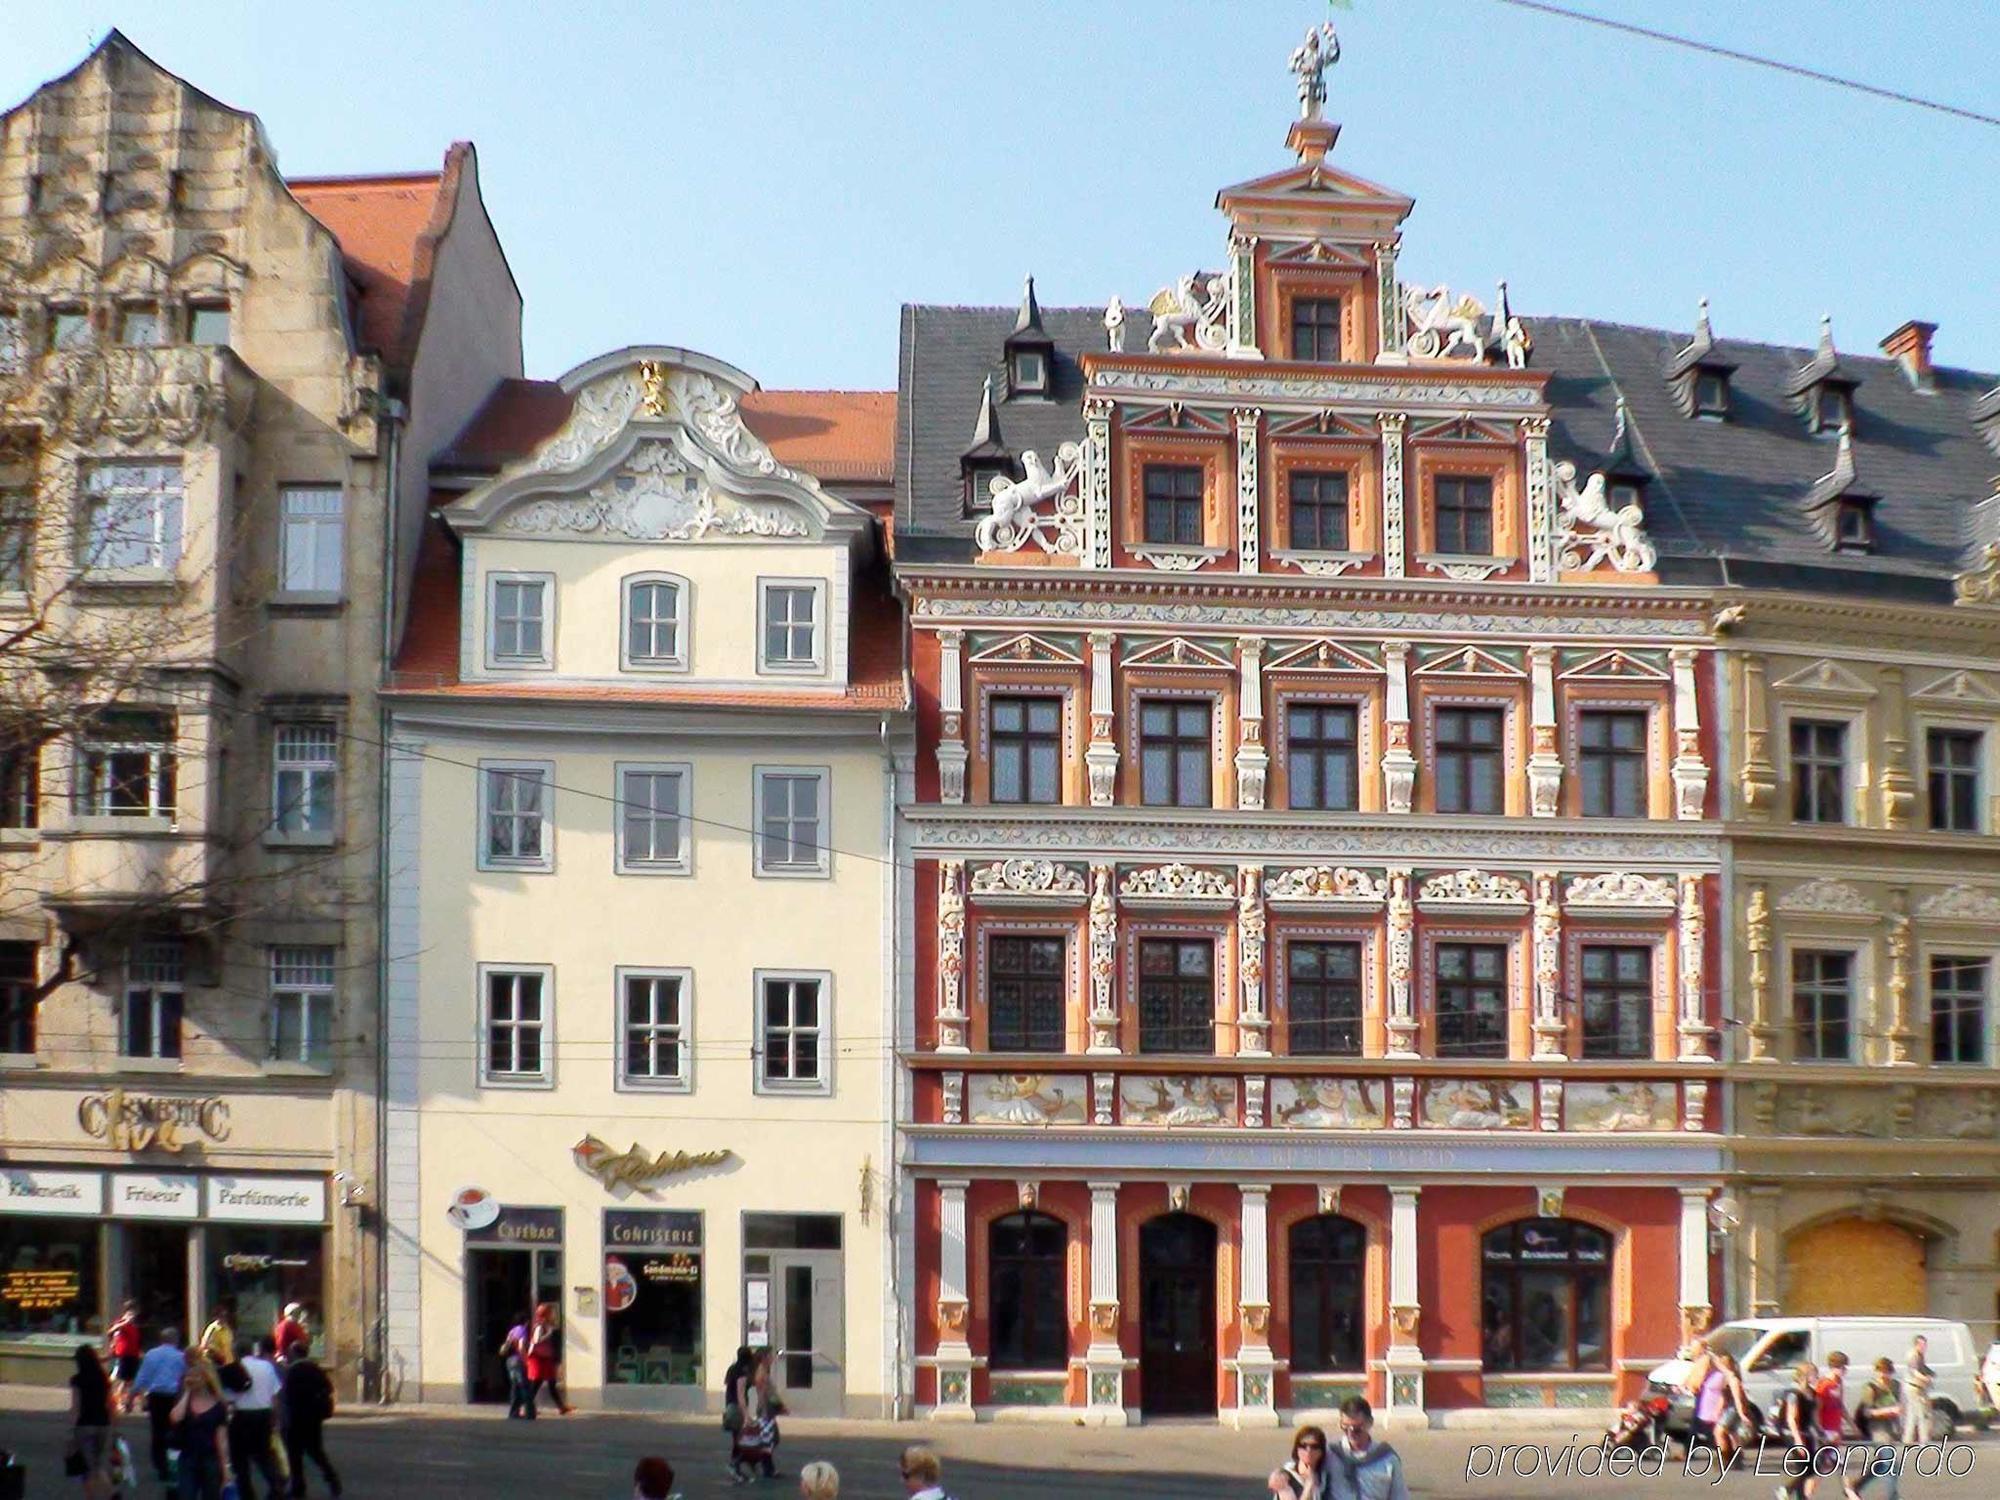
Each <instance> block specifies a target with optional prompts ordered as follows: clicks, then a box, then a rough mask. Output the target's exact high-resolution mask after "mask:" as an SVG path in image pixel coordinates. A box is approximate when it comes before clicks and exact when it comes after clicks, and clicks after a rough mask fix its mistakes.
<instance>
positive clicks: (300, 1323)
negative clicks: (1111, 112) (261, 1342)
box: [271, 1302, 312, 1363]
mask: <svg viewBox="0 0 2000 1500" xmlns="http://www.w3.org/2000/svg"><path fill="white" fill-rule="evenodd" d="M294 1344H304V1345H305V1346H306V1347H307V1348H311V1347H312V1334H311V1333H309V1332H307V1330H306V1309H305V1304H304V1303H302V1302H287V1303H286V1304H285V1310H284V1311H283V1312H282V1313H280V1314H279V1315H278V1321H277V1322H276V1323H274V1324H272V1325H271V1347H272V1348H274V1349H276V1350H277V1351H278V1359H279V1361H280V1362H281V1363H282V1362H283V1361H285V1360H288V1359H290V1358H291V1357H292V1345H294Z"/></svg>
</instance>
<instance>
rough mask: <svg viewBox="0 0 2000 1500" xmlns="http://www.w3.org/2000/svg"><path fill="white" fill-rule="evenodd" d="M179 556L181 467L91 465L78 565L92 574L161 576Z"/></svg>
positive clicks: (163, 464) (161, 464) (176, 465)
mask: <svg viewBox="0 0 2000 1500" xmlns="http://www.w3.org/2000/svg"><path fill="white" fill-rule="evenodd" d="M180 556H181V469H180V465H179V464H174V463H150V464H142V463H103V464H94V465H92V466H91V469H90V471H89V475H88V477H87V478H86V479H85V480H84V512H83V527H82V538H81V550H80V553H79V555H78V558H77V565H78V566H79V567H81V568H83V569H84V570H86V571H88V572H97V573H120V572H122V573H135V572H152V573H165V572H171V571H172V570H173V568H174V566H175V564H177V563H178V562H179V561H180Z"/></svg>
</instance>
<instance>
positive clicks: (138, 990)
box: [119, 938, 187, 1060]
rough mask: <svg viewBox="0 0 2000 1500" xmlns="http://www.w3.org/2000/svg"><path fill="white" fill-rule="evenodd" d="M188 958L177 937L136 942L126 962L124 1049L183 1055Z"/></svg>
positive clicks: (133, 1053)
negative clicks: (182, 1035)
mask: <svg viewBox="0 0 2000 1500" xmlns="http://www.w3.org/2000/svg"><path fill="white" fill-rule="evenodd" d="M186 984H187V960H186V956H185V954H184V952H183V950H182V947H181V942H180V939H178V938H151V939H147V940H145V941H143V942H139V943H135V944H133V946H132V950H131V952H130V954H129V955H128V957H127V959H126V964H125V1013H124V1016H123V1022H124V1024H123V1025H122V1026H121V1027H120V1028H119V1051H120V1053H121V1054H122V1055H123V1056H126V1057H134V1058H155V1059H169V1060H172V1059H178V1058H179V1057H180V1055H181V1014H182V1010H183V1008H184V1005H185V1000H186Z"/></svg>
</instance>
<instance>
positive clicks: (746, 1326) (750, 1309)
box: [743, 1276, 771, 1349]
mask: <svg viewBox="0 0 2000 1500" xmlns="http://www.w3.org/2000/svg"><path fill="white" fill-rule="evenodd" d="M743 1342H744V1343H746V1344H748V1345H750V1346H751V1347H752V1348H753V1349H754V1348H761V1347H763V1346H765V1345H768V1344H769V1343H770V1342H771V1281H770V1278H769V1277H766V1276H752V1277H751V1278H750V1279H749V1280H748V1281H746V1282H744V1283H743Z"/></svg>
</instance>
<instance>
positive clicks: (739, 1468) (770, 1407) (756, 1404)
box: [729, 1350, 783, 1484]
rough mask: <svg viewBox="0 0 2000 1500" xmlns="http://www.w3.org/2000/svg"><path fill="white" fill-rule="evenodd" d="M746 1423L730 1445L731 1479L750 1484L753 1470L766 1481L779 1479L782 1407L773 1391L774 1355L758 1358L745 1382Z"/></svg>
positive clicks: (744, 1405)
mask: <svg viewBox="0 0 2000 1500" xmlns="http://www.w3.org/2000/svg"><path fill="white" fill-rule="evenodd" d="M742 1408H743V1422H742V1425H741V1427H740V1428H739V1429H738V1430H737V1433H736V1439H735V1441H734V1442H732V1443H731V1444H730V1446H729V1477H730V1478H731V1479H732V1480H734V1481H735V1482H736V1483H737V1484H747V1483H748V1482H749V1480H750V1475H751V1471H752V1470H756V1471H758V1472H761V1473H762V1474H763V1476H764V1477H765V1478H766V1479H776V1478H777V1477H778V1413H779V1412H780V1411H781V1410H782V1409H783V1407H782V1404H781V1403H780V1402H779V1401H778V1400H777V1398H776V1397H775V1396H774V1395H773V1394H772V1392H771V1354H770V1351H769V1350H765V1351H764V1352H762V1353H761V1354H759V1355H758V1356H757V1363H756V1365H755V1367H754V1369H753V1370H752V1372H751V1375H750V1378H749V1379H748V1380H745V1381H743V1382H742Z"/></svg>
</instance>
